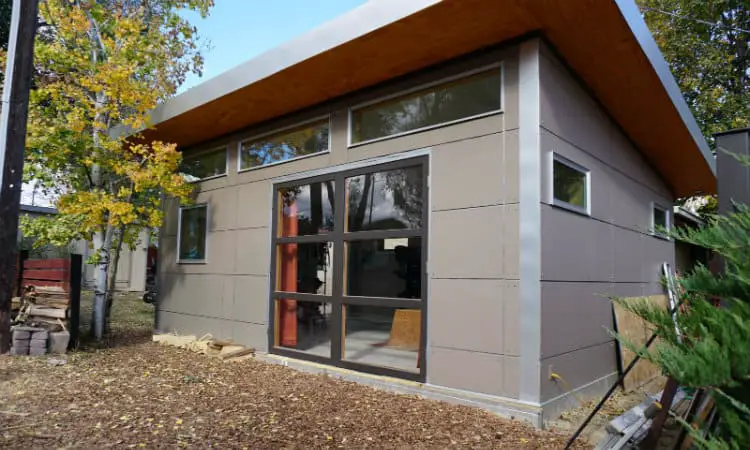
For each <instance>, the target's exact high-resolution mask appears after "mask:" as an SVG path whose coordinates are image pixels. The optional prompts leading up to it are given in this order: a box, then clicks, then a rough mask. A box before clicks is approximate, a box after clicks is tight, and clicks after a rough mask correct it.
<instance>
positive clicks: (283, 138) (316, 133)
mask: <svg viewBox="0 0 750 450" xmlns="http://www.w3.org/2000/svg"><path fill="white" fill-rule="evenodd" d="M329 131H330V130H329V125H328V119H325V120H322V121H320V122H316V123H314V124H310V125H304V126H302V127H299V128H296V129H293V130H288V131H284V132H283V133H280V134H277V135H272V136H267V137H264V138H259V139H256V140H252V141H245V142H242V143H241V144H240V170H242V169H249V168H251V167H257V166H264V165H266V164H271V163H275V162H281V161H286V160H288V159H292V158H296V157H298V156H305V155H312V154H314V153H320V152H324V151H327V150H328V134H329Z"/></svg>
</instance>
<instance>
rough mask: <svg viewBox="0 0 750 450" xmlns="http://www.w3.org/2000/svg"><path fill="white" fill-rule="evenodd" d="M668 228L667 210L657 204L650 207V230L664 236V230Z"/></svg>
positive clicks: (656, 234)
mask: <svg viewBox="0 0 750 450" xmlns="http://www.w3.org/2000/svg"><path fill="white" fill-rule="evenodd" d="M668 229H669V211H668V210H667V209H666V208H663V207H661V206H659V205H656V204H652V207H651V232H652V233H653V234H654V235H655V236H661V237H666V235H665V233H664V232H665V230H668Z"/></svg>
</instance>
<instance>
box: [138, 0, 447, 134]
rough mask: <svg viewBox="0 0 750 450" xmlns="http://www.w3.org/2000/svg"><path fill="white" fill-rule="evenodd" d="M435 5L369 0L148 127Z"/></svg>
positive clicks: (160, 109) (158, 112) (218, 79)
mask: <svg viewBox="0 0 750 450" xmlns="http://www.w3.org/2000/svg"><path fill="white" fill-rule="evenodd" d="M437 3H440V0H409V1H403V0H370V1H368V2H367V3H365V4H363V5H361V6H359V7H357V8H355V9H353V10H352V11H349V12H347V13H345V14H343V15H341V16H339V17H336V18H334V19H332V20H331V21H329V22H326V23H324V24H323V25H321V26H319V27H316V28H314V29H312V30H310V31H308V32H307V33H304V34H302V35H301V36H298V37H296V38H294V39H292V40H290V41H287V42H285V43H283V44H281V45H279V46H277V47H274V48H272V49H270V50H268V51H266V52H264V53H261V54H260V55H258V56H256V57H254V58H252V59H250V60H248V61H245V62H244V63H241V64H239V65H238V66H236V67H234V68H232V69H229V70H228V71H226V72H223V73H220V74H219V75H217V76H215V77H213V78H210V79H208V80H206V81H204V82H202V83H200V84H198V85H196V86H195V87H193V88H191V89H188V90H187V91H185V92H183V93H181V94H178V95H177V96H175V97H173V98H171V99H169V100H167V101H166V102H164V103H163V104H161V105H159V106H157V107H156V108H155V109H154V110H153V111H152V113H151V116H150V118H151V124H152V125H156V124H158V123H160V122H165V121H167V120H169V119H172V118H174V117H177V116H179V115H181V114H184V113H185V112H187V111H190V110H191V109H194V108H197V107H199V106H201V105H203V104H206V103H209V102H211V101H213V100H217V99H219V98H221V97H223V96H225V95H228V94H230V93H232V92H234V91H236V90H239V89H241V88H243V87H245V86H248V85H251V84H253V83H255V82H257V81H259V80H262V79H264V78H267V77H269V76H271V75H273V74H275V73H277V72H280V71H282V70H284V69H287V68H289V67H293V66H294V65H296V64H298V63H300V62H302V61H304V60H306V59H309V58H311V57H313V56H315V55H318V54H320V53H324V52H326V51H328V50H331V49H332V48H335V47H337V46H339V45H342V44H345V43H347V42H349V41H352V40H354V39H357V38H359V37H362V36H364V35H366V34H368V33H371V32H372V31H374V30H377V29H378V28H382V27H384V26H386V25H389V24H391V23H394V22H397V21H399V20H401V19H403V18H404V17H407V16H410V15H412V14H414V13H416V12H419V11H421V10H423V9H425V8H428V7H430V6H432V5H435V4H437Z"/></svg>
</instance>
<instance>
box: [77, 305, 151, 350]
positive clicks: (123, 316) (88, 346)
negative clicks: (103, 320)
mask: <svg viewBox="0 0 750 450" xmlns="http://www.w3.org/2000/svg"><path fill="white" fill-rule="evenodd" d="M93 306H94V293H93V292H91V291H85V292H82V293H81V311H80V317H81V318H80V321H81V322H80V326H79V328H78V329H79V344H78V348H77V349H76V350H77V351H79V352H87V351H96V350H100V349H105V348H115V347H126V346H131V345H137V344H142V343H144V342H149V341H151V336H152V333H153V328H154V306H153V305H149V304H147V303H144V302H143V300H142V298H141V295H140V294H136V293H130V292H125V293H117V294H115V298H114V300H113V302H112V312H111V316H110V327H109V332H108V333H107V335H106V336H105V338H104V340H102V341H101V342H97V341H95V340H94V339H93V337H92V336H91V313H92V311H93Z"/></svg>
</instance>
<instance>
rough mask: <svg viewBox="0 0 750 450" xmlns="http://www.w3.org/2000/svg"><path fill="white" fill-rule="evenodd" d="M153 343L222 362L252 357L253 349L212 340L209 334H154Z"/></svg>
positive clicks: (229, 341)
mask: <svg viewBox="0 0 750 450" xmlns="http://www.w3.org/2000/svg"><path fill="white" fill-rule="evenodd" d="M153 340H154V342H157V343H160V344H162V345H170V346H173V347H178V348H184V349H186V350H190V351H192V352H195V353H200V354H201V355H208V356H213V357H215V358H219V359H221V360H223V361H228V360H237V359H240V358H241V357H246V356H252V355H253V354H255V349H254V348H252V347H245V346H244V345H237V344H235V343H233V342H232V341H231V340H226V339H224V340H222V339H214V337H213V336H211V335H210V334H206V335H203V336H201V337H200V338H199V337H196V336H194V335H187V336H180V335H177V334H169V333H166V334H155V335H154V337H153Z"/></svg>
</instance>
